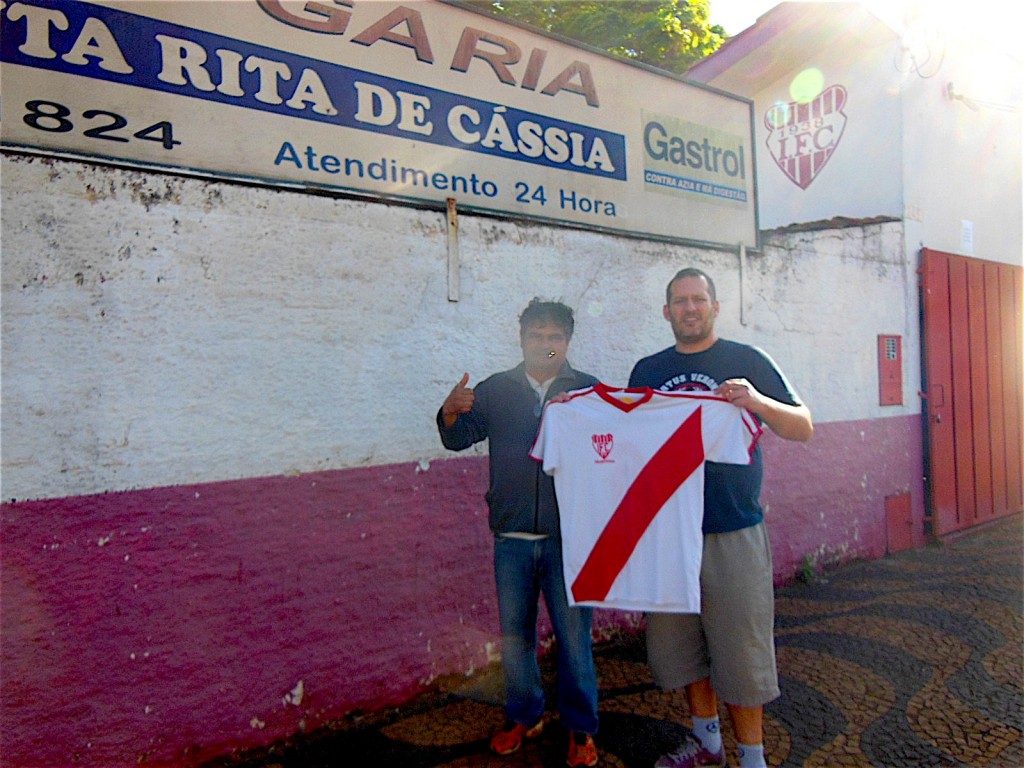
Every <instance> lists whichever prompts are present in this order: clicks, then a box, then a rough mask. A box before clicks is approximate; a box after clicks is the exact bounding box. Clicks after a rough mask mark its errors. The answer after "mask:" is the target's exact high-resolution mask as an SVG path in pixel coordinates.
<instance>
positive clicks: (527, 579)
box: [437, 299, 597, 766]
mask: <svg viewBox="0 0 1024 768" xmlns="http://www.w3.org/2000/svg"><path fill="white" fill-rule="evenodd" d="M573 328H574V321H573V313H572V310H571V309H570V308H569V307H567V306H565V305H564V304H562V303H559V302H547V301H540V300H538V299H534V300H533V301H531V302H530V304H529V306H527V307H526V309H525V310H523V313H522V314H521V315H520V317H519V339H520V346H521V347H522V350H523V362H521V363H520V364H519V365H517V366H516V367H515V368H512V369H511V370H508V371H502V372H501V373H496V374H494V375H493V376H490V377H488V378H487V379H485V380H484V381H482V382H481V383H480V384H478V385H477V386H476V388H470V387H468V386H467V384H468V383H469V374H468V373H467V374H464V375H463V376H462V380H461V381H460V382H459V383H458V384H456V385H455V387H454V388H453V389H452V391H451V392H450V393H449V394H448V397H447V398H446V399H445V401H444V404H443V405H442V406H441V408H440V410H439V411H438V413H437V428H438V432H439V433H440V435H441V442H442V443H444V446H445V447H446V448H448V449H450V450H454V451H460V450H463V449H465V448H468V447H469V446H471V445H473V444H474V443H478V442H480V441H481V440H485V439H486V440H489V441H490V442H489V450H490V487H489V488H488V491H487V495H486V499H487V505H488V507H489V508H490V517H489V520H490V527H491V530H492V531H493V532H494V573H495V581H496V582H497V592H498V615H499V618H500V621H501V637H502V665H503V669H504V673H505V688H506V703H505V713H506V717H507V722H506V724H505V726H504V727H503V728H502V729H500V730H499V731H498V732H496V733H495V734H494V736H493V738H492V739H491V749H492V750H493V751H494V752H496V753H497V754H500V755H507V754H511V753H512V752H515V751H516V750H518V749H519V747H520V746H521V744H522V741H523V739H524V738H527V739H528V738H535V737H536V736H538V735H540V732H541V729H542V728H543V725H544V721H543V718H542V715H543V713H544V691H543V689H542V687H541V679H540V668H539V667H538V664H537V612H538V611H537V606H538V600H539V597H540V593H541V592H543V593H544V601H545V603H546V604H547V606H548V614H549V616H550V617H551V624H552V626H553V627H554V631H555V638H556V640H557V641H558V659H557V664H558V710H559V712H560V713H561V719H562V722H563V723H564V725H565V727H566V729H567V730H568V731H569V733H570V738H569V754H568V761H567V762H568V764H569V765H570V766H592V765H595V764H596V763H597V748H596V747H595V746H594V740H593V734H594V733H596V732H597V675H596V673H595V670H594V659H593V655H592V653H591V620H592V615H593V612H592V609H590V608H582V607H572V608H571V607H569V602H568V599H567V597H566V594H565V581H564V578H563V575H562V542H561V535H560V532H559V525H558V504H557V502H556V500H555V488H554V482H553V480H552V478H551V477H549V476H548V475H546V474H545V473H544V472H542V471H541V467H540V463H539V462H536V461H534V460H533V459H531V458H530V449H531V448H532V447H533V443H534V440H535V439H536V436H537V430H538V427H539V426H540V417H541V412H542V410H543V406H544V403H545V402H547V400H548V399H550V398H551V397H553V396H554V395H556V394H559V393H562V392H566V391H569V390H573V389H581V388H583V387H588V386H591V385H592V384H595V383H596V382H597V379H595V378H594V377H593V376H590V375H588V374H585V373H581V372H579V371H576V370H574V369H573V368H571V367H570V366H569V363H568V362H567V360H566V354H567V352H568V349H569V342H570V340H571V339H572V333H573Z"/></svg>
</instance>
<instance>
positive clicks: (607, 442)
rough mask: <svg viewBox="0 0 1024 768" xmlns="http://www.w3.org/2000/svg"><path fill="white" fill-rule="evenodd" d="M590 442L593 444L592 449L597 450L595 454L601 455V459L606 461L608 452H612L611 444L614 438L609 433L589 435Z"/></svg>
mask: <svg viewBox="0 0 1024 768" xmlns="http://www.w3.org/2000/svg"><path fill="white" fill-rule="evenodd" d="M590 442H591V443H592V444H593V446H594V450H595V451H597V455H598V456H600V457H601V459H600V460H601V461H608V454H610V453H611V452H612V445H613V444H614V442H615V438H614V437H612V435H611V433H608V434H607V435H591V436H590Z"/></svg>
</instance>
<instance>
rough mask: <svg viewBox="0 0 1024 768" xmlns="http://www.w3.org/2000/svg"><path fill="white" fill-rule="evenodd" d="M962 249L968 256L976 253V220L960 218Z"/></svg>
mask: <svg viewBox="0 0 1024 768" xmlns="http://www.w3.org/2000/svg"><path fill="white" fill-rule="evenodd" d="M960 251H961V252H962V253H963V254H964V255H967V256H970V255H972V254H973V253H974V222H973V221H968V220H967V219H961V220H960Z"/></svg>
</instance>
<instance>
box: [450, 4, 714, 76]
mask: <svg viewBox="0 0 1024 768" xmlns="http://www.w3.org/2000/svg"><path fill="white" fill-rule="evenodd" d="M468 4H469V5H473V6H475V7H477V8H481V9H483V10H486V11H489V12H490V13H493V14H494V15H496V16H501V17H506V18H511V19H515V20H517V21H522V22H525V23H527V24H531V25H533V26H535V27H539V28H540V29H543V30H546V31H548V32H554V33H555V34H558V35H561V36H562V37H567V38H570V39H572V40H578V41H579V42H581V43H584V44H586V45H589V46H591V47H593V48H598V49H601V50H605V51H608V52H609V53H611V54H613V55H615V56H621V57H622V58H624V59H632V60H634V61H641V62H643V63H645V64H650V65H651V66H654V67H658V68H660V69H666V70H668V71H669V72H676V73H679V74H682V73H683V72H685V71H686V70H687V69H688V68H689V67H690V66H691V65H693V64H694V63H696V62H697V61H699V60H701V59H703V58H704V57H705V56H709V55H711V54H712V53H714V52H715V51H717V50H718V49H719V48H720V47H721V46H722V43H724V42H725V39H726V34H725V30H724V29H722V27H721V26H719V25H717V24H716V25H714V26H712V25H711V24H710V20H709V14H710V7H709V6H710V0H468Z"/></svg>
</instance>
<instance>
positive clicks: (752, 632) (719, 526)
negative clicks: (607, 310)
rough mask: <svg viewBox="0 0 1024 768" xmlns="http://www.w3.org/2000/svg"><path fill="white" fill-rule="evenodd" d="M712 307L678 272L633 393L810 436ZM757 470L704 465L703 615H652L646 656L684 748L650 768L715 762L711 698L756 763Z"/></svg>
mask: <svg viewBox="0 0 1024 768" xmlns="http://www.w3.org/2000/svg"><path fill="white" fill-rule="evenodd" d="M718 311H719V305H718V301H717V300H716V297H715V284H714V281H712V279H711V278H710V277H709V276H708V275H707V274H705V273H704V272H702V271H700V270H698V269H684V270H681V271H680V272H678V273H677V274H676V275H675V277H673V278H672V280H671V281H670V282H669V284H668V288H667V289H666V303H665V306H664V308H663V314H664V317H665V319H666V320H668V322H669V324H670V325H671V326H672V331H673V334H674V335H675V339H676V343H675V345H674V346H672V347H669V348H668V349H664V350H662V351H661V352H658V353H657V354H654V355H651V356H650V357H645V358H644V359H642V360H640V361H639V362H638V363H637V364H636V365H635V366H634V368H633V372H632V373H631V374H630V377H629V385H630V386H631V387H651V388H652V389H657V390H661V391H706V392H713V393H714V394H717V395H719V396H721V397H724V398H725V399H727V400H729V401H730V402H731V403H733V404H734V405H736V406H737V407H739V408H746V409H747V410H748V411H750V412H751V413H752V414H754V416H756V417H757V418H758V419H759V420H760V421H761V422H762V423H763V424H765V425H767V426H768V428H769V429H771V430H772V431H773V432H775V433H776V434H777V435H779V436H780V437H783V438H785V439H787V440H799V441H805V440H809V439H810V437H811V435H812V434H813V431H814V427H813V424H812V422H811V414H810V411H808V409H807V407H806V406H804V405H803V403H801V401H800V398H799V396H798V395H797V394H796V392H795V390H794V389H793V387H792V386H790V384H789V382H788V381H787V380H786V378H785V376H784V375H783V374H782V372H781V371H780V370H779V368H778V367H777V366H776V365H775V363H774V361H772V359H771V358H770V357H768V355H767V354H765V353H764V352H762V351H761V350H759V349H757V348H756V347H752V346H749V345H746V344H740V343H737V342H734V341H728V340H725V339H720V338H718V336H717V335H716V334H715V318H716V317H717V316H718ZM762 473H763V467H762V460H761V449H760V447H758V448H756V449H755V451H754V453H753V454H752V456H751V462H750V464H749V465H746V466H744V465H735V464H717V463H714V462H707V464H706V466H705V486H704V523H703V532H704V548H703V553H702V560H701V576H700V585H701V613H700V615H694V614H664V613H661V614H650V615H648V617H647V650H648V660H649V663H650V665H651V670H652V672H653V674H654V677H655V680H656V681H657V682H658V684H659V685H660V686H662V687H663V688H678V687H680V686H685V688H686V697H687V702H688V703H689V706H690V715H691V717H692V719H693V733H694V736H695V739H694V740H689V741H687V742H684V743H683V744H682V745H681V746H680V747H679V748H678V749H677V750H675V751H674V752H672V753H670V754H667V755H664V756H663V757H662V758H661V759H659V760H658V762H657V763H656V766H657V768H692V767H693V766H703V765H725V764H726V762H725V750H724V748H723V746H722V737H721V733H720V729H719V722H718V696H719V695H721V697H722V699H723V700H724V701H725V704H726V708H727V709H728V711H729V716H730V718H731V720H732V722H733V727H734V730H735V732H736V738H737V742H738V748H739V760H740V766H741V768H755V767H758V766H765V761H764V746H763V716H764V705H765V704H767V703H768V702H769V701H771V700H773V699H775V698H777V697H778V696H779V686H778V673H777V670H776V666H775V640H774V619H775V610H774V599H775V598H774V592H773V589H772V564H771V547H770V544H769V542H768V536H767V532H766V531H765V527H764V510H763V509H762V507H761V502H760V498H759V497H760V493H761V479H762Z"/></svg>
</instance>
